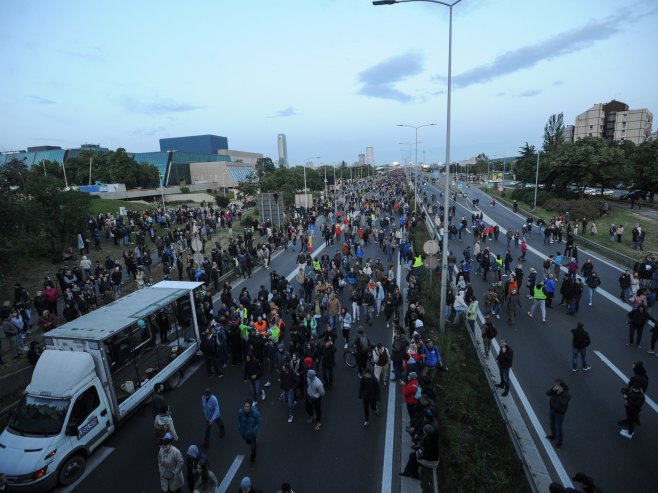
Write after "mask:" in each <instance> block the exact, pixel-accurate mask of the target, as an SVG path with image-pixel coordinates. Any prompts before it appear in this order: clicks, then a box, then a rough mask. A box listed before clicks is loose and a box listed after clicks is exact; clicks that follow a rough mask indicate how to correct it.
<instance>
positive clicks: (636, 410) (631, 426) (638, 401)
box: [619, 378, 645, 439]
mask: <svg viewBox="0 0 658 493" xmlns="http://www.w3.org/2000/svg"><path fill="white" fill-rule="evenodd" d="M621 393H622V394H623V395H624V408H625V410H626V420H625V422H626V425H627V426H628V429H623V430H620V431H619V434H620V435H621V436H623V437H624V438H629V439H630V438H633V434H634V432H635V425H636V423H638V422H639V418H640V411H641V410H642V406H643V405H644V400H645V398H644V392H643V391H642V389H641V388H640V383H639V382H637V381H633V379H632V378H631V382H630V383H629V386H628V387H626V388H624V389H622V390H621Z"/></svg>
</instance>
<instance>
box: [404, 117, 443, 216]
mask: <svg viewBox="0 0 658 493" xmlns="http://www.w3.org/2000/svg"><path fill="white" fill-rule="evenodd" d="M434 125H436V123H426V124H425V125H403V124H400V123H398V124H397V125H396V127H409V128H413V129H414V130H415V131H416V160H415V161H414V212H416V211H417V204H418V201H417V200H416V197H415V196H416V185H417V182H416V171H417V170H416V169H415V168H416V167H417V166H418V129H419V128H423V127H433V126H434ZM421 144H422V142H421Z"/></svg>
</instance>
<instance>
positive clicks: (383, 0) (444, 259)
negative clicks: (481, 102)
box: [372, 0, 461, 332]
mask: <svg viewBox="0 0 658 493" xmlns="http://www.w3.org/2000/svg"><path fill="white" fill-rule="evenodd" d="M407 2H429V3H437V4H439V5H443V6H445V7H448V8H449V9H450V17H449V19H450V21H449V24H448V25H449V28H448V106H447V113H448V114H447V124H446V165H445V170H446V183H445V193H444V195H445V196H444V205H443V229H444V231H445V232H447V231H448V218H449V213H448V211H449V210H450V103H451V100H452V8H453V7H454V6H455V5H457V4H458V3H459V2H461V0H454V1H453V2H442V1H440V0H375V1H374V2H372V4H373V5H393V4H395V3H407ZM447 273H448V235H447V234H445V233H444V235H443V249H442V253H441V294H440V296H441V313H440V316H439V321H440V322H439V323H440V329H441V332H445V330H446V320H445V308H446V295H445V293H446V287H447V279H448V275H447Z"/></svg>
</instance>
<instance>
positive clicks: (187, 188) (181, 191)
mask: <svg viewBox="0 0 658 493" xmlns="http://www.w3.org/2000/svg"><path fill="white" fill-rule="evenodd" d="M180 193H190V188H189V187H180Z"/></svg>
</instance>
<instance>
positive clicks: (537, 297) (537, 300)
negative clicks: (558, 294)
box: [528, 281, 547, 322]
mask: <svg viewBox="0 0 658 493" xmlns="http://www.w3.org/2000/svg"><path fill="white" fill-rule="evenodd" d="M533 291H534V292H533V297H532V298H533V300H532V306H531V307H530V311H529V312H528V316H529V317H532V315H533V313H534V312H535V308H537V306H539V310H540V312H541V321H542V322H546V297H547V296H546V293H544V282H543V281H539V282H538V283H537V285H536V286H535V288H534V290H533Z"/></svg>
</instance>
